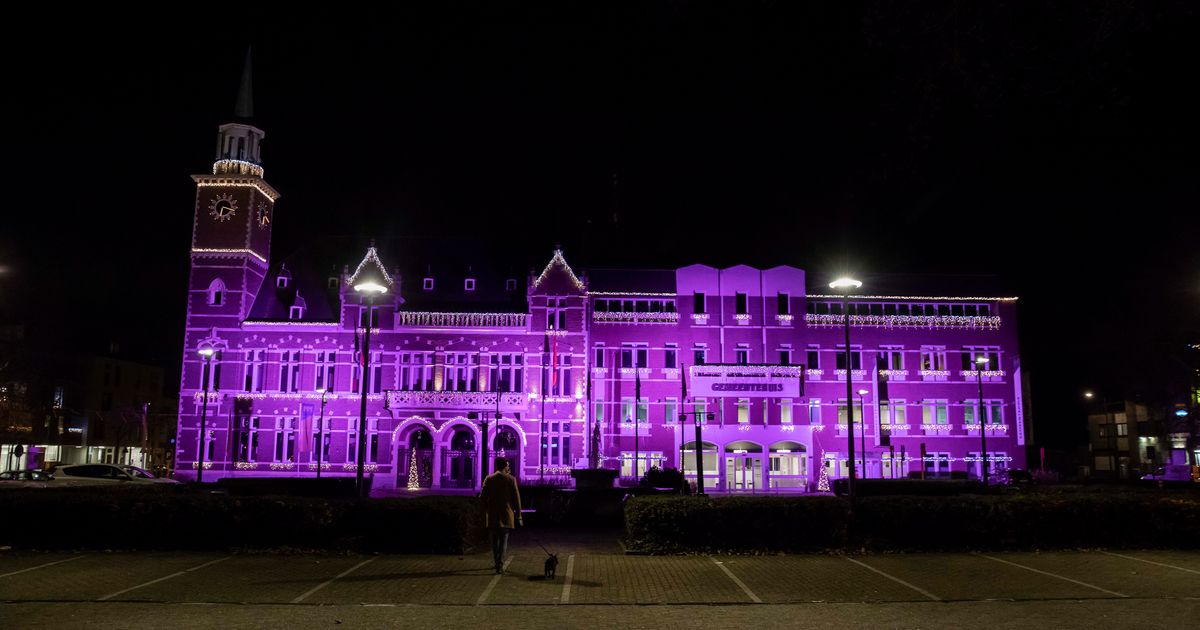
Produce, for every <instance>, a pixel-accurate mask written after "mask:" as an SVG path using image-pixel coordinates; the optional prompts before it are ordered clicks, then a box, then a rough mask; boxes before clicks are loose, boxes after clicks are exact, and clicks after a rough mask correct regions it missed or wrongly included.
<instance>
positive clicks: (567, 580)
mask: <svg viewBox="0 0 1200 630" xmlns="http://www.w3.org/2000/svg"><path fill="white" fill-rule="evenodd" d="M574 570H575V554H571V555H569V556H567V575H566V576H565V577H564V578H563V592H562V597H560V598H559V603H560V604H569V603H571V572H572V571H574Z"/></svg>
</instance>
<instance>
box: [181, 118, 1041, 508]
mask: <svg viewBox="0 0 1200 630" xmlns="http://www.w3.org/2000/svg"><path fill="white" fill-rule="evenodd" d="M240 113H242V114H248V113H249V111H248V107H247V108H246V109H245V110H244V111H242V112H240ZM262 137H263V132H262V131H261V130H260V129H258V128H256V127H254V126H252V125H250V124H248V123H247V122H238V123H231V124H226V125H222V126H221V127H220V130H219V134H218V148H217V160H216V162H215V163H214V165H213V169H212V173H208V174H203V175H196V176H194V177H193V179H194V180H195V182H196V185H197V196H196V206H195V223H194V231H193V239H192V246H191V275H190V279H189V286H188V307H187V324H186V326H187V328H186V332H185V339H184V354H183V371H182V381H181V388H182V389H181V397H180V398H181V403H180V411H179V431H178V436H179V437H178V452H177V461H178V470H177V473H176V476H177V477H180V478H184V479H194V478H195V477H196V470H197V468H198V466H199V459H200V456H201V452H200V450H199V444H198V442H199V440H198V437H199V436H200V433H201V432H200V422H201V415H202V408H203V405H202V402H203V397H204V393H203V392H204V391H205V389H206V384H209V385H208V386H207V389H208V390H209V393H208V405H207V412H206V413H205V418H206V420H205V424H206V430H205V434H206V440H205V441H204V449H205V450H204V453H203V462H204V463H203V466H204V470H205V473H204V479H205V480H206V481H212V480H216V479H219V478H222V477H236V476H257V477H264V476H315V475H316V474H317V469H318V460H319V461H320V462H321V464H320V468H321V474H322V475H323V476H353V475H354V473H355V462H356V459H355V450H356V445H357V443H358V431H357V428H358V418H359V404H360V402H359V401H360V396H361V392H362V389H361V388H363V387H365V388H366V391H367V423H366V439H365V440H364V443H365V445H366V470H367V472H368V474H369V475H371V476H373V484H374V487H375V488H397V487H398V488H404V487H408V486H411V485H414V484H415V485H419V486H421V487H432V488H472V487H475V486H476V485H477V484H478V481H479V476H480V474H481V473H480V470H481V463H482V462H480V461H479V459H478V458H479V456H480V448H479V446H478V445H479V444H480V440H481V419H482V418H487V420H488V439H487V441H488V448H489V454H488V456H489V458H490V457H492V456H496V455H504V456H507V457H509V458H510V459H511V460H512V461H513V463H514V471H515V472H516V474H517V475H518V476H519V477H521V478H522V479H524V480H530V479H534V478H537V477H539V476H546V477H551V478H553V477H563V476H566V475H568V473H569V471H570V470H571V469H572V468H585V467H589V466H596V465H599V466H602V467H606V468H618V469H620V470H621V474H622V476H624V477H631V476H632V475H633V474H634V466H635V461H636V462H637V463H636V465H637V468H638V470H640V471H644V470H646V469H647V468H648V467H650V466H664V467H679V465H680V462H681V461H682V462H683V468H684V470H685V472H686V473H687V474H688V475H689V476H690V477H692V478H694V477H695V462H696V458H695V449H696V448H697V444H696V443H695V440H694V435H695V433H694V429H693V426H692V421H691V417H692V416H688V420H687V422H686V423H684V424H683V425H682V426H681V424H680V419H679V418H680V414H681V413H684V412H694V411H702V412H711V413H713V414H714V415H713V418H712V420H711V421H708V422H706V423H705V426H703V443H702V444H700V445H699V448H701V449H702V451H703V462H704V468H705V469H706V470H705V477H706V485H707V486H709V487H710V488H715V489H720V490H727V491H744V492H763V491H775V490H786V491H812V490H815V489H817V488H818V486H823V485H824V483H823V479H822V478H823V477H825V476H827V477H828V478H830V479H832V478H837V477H842V476H845V475H846V474H847V462H846V452H847V448H846V441H847V436H846V426H845V425H846V420H845V418H846V402H847V401H846V399H845V397H846V384H845V379H846V378H847V371H848V372H849V376H850V377H851V378H852V379H853V386H854V389H855V390H856V391H858V390H865V391H866V393H865V394H863V395H862V396H861V397H860V396H859V395H857V394H856V396H855V398H857V399H859V400H854V401H852V404H854V405H856V408H855V413H854V417H855V421H856V422H855V424H856V429H857V431H856V436H860V437H856V439H855V450H856V460H857V459H858V458H859V457H861V456H862V454H861V453H859V452H858V449H859V444H863V443H865V446H866V466H865V470H862V469H861V468H860V473H859V474H860V475H865V476H867V477H899V476H909V475H912V474H921V473H924V474H925V475H926V476H950V475H952V474H954V473H959V474H963V475H970V476H972V477H974V476H977V475H978V470H979V460H980V439H979V431H980V429H981V423H980V419H982V420H983V421H984V422H983V423H982V427H983V429H984V430H985V431H986V432H987V450H988V461H989V465H990V466H991V467H992V468H993V469H1004V468H1024V467H1025V455H1024V451H1025V426H1026V425H1025V419H1024V410H1023V402H1022V396H1021V367H1020V359H1019V357H1018V354H1017V333H1016V304H1015V298H1007V297H999V296H990V297H989V296H988V294H987V293H985V292H977V291H971V292H963V293H961V294H951V295H947V294H946V291H945V290H942V291H935V290H927V291H924V292H906V293H892V292H889V293H888V294H882V292H881V291H879V290H878V289H876V290H875V291H872V290H871V289H872V287H873V286H880V283H874V284H873V283H872V282H870V281H869V279H868V284H867V285H866V286H865V287H864V289H863V291H862V292H861V293H863V295H861V296H857V297H854V298H853V299H852V300H851V306H850V308H851V325H852V331H851V332H852V340H851V345H852V348H851V350H852V353H851V364H850V365H849V366H847V365H845V355H844V354H843V353H842V349H843V348H844V345H843V344H844V341H843V340H844V337H843V335H844V332H843V324H842V321H843V318H842V315H841V298H840V296H835V295H829V290H828V289H813V287H822V286H827V283H828V280H829V278H820V279H818V280H819V281H814V282H808V281H807V278H806V275H805V272H804V271H803V270H800V269H796V268H793V267H775V268H772V269H766V270H759V269H753V268H750V267H746V266H735V267H731V268H728V269H716V268H712V267H707V266H703V265H692V266H688V267H682V268H679V269H675V270H599V269H597V270H591V271H590V272H589V273H586V274H583V273H580V274H576V272H575V271H574V270H572V268H571V267H570V266H569V265H568V263H567V261H566V259H565V258H564V256H563V254H562V252H560V251H555V252H554V253H553V255H552V256H549V257H548V258H549V260H548V262H546V263H544V264H545V266H544V269H542V270H541V271H540V273H535V274H525V273H522V274H520V275H517V274H515V273H504V272H503V271H501V270H502V269H504V267H503V266H500V265H493V266H489V268H487V269H486V270H484V269H481V268H480V269H476V268H470V267H467V266H466V265H465V264H464V265H462V266H461V267H460V268H458V269H455V268H454V267H452V266H450V267H448V266H446V265H444V264H443V265H440V266H430V265H428V264H427V261H424V260H417V259H413V258H414V256H415V255H414V253H413V252H412V251H409V250H408V249H407V248H405V247H400V246H395V247H392V248H389V247H388V246H387V245H383V246H381V247H380V248H378V249H377V248H375V247H374V246H370V247H367V246H366V244H365V243H363V244H361V245H360V246H359V247H360V248H359V249H358V251H343V252H341V254H340V256H339V258H340V259H339V260H337V261H336V262H337V264H336V266H335V267H332V271H331V270H330V269H331V267H330V266H329V264H330V262H331V261H324V263H323V264H324V266H322V265H321V264H318V263H320V262H321V261H317V260H315V259H312V258H310V254H307V253H298V254H294V255H290V256H288V257H285V258H282V259H274V260H273V259H272V257H271V249H270V245H271V230H272V226H273V221H274V219H275V209H274V204H275V201H276V200H277V199H278V198H279V194H278V193H277V192H276V191H275V190H274V189H273V188H272V187H271V186H270V185H269V184H267V182H266V181H265V180H264V179H263V169H262V167H261V162H260V159H259V158H260V155H259V143H260V141H261V139H262ZM281 220H285V221H286V220H287V219H286V216H285V217H283V218H282V219H281ZM366 276H371V277H373V278H375V279H376V280H377V281H379V282H381V283H383V284H384V285H385V286H386V287H387V288H388V289H389V290H388V291H387V293H385V294H383V295H382V296H381V297H379V298H377V299H376V300H375V305H374V309H373V311H372V313H373V314H372V315H370V316H368V314H367V307H366V304H365V302H364V299H363V298H362V297H361V296H360V295H359V294H358V293H356V291H355V290H354V288H353V286H354V285H355V284H356V283H358V282H359V281H360V280H361V278H363V277H366ZM875 293H880V294H878V295H875ZM368 320H369V321H368ZM366 326H370V327H371V329H372V332H371V337H370V343H369V347H367V348H365V351H366V352H367V353H368V358H369V369H368V370H367V373H366V374H365V375H363V374H361V367H360V366H361V363H360V358H359V357H360V356H361V355H360V354H359V352H360V350H362V349H361V348H360V344H361V343H362V334H361V333H362V332H363V330H364V328H365V327H366ZM207 349H211V350H212V351H213V354H212V356H211V359H205V358H204V357H203V356H201V354H200V351H201V350H207ZM974 356H986V357H989V358H990V362H989V364H988V365H987V368H988V371H986V372H984V373H983V374H982V381H983V384H982V387H983V398H984V404H983V408H982V410H981V409H980V407H979V388H978V387H979V386H978V385H977V378H978V377H979V376H980V375H977V374H976V372H975V371H974V370H975V367H974V364H973V362H972V357H974ZM698 364H704V365H714V364H729V365H742V366H744V367H743V368H741V370H742V371H745V372H754V371H760V372H768V371H771V370H772V369H773V368H771V367H769V366H779V365H786V366H796V367H794V368H791V369H793V370H794V372H795V373H796V374H797V378H799V375H800V374H803V377H804V379H803V384H802V385H803V387H802V390H800V392H799V394H798V395H795V396H794V397H792V398H759V397H748V398H740V397H738V396H737V395H736V393H734V394H731V395H729V396H724V397H721V398H715V397H710V398H708V399H703V398H692V397H689V398H687V399H684V398H683V395H682V391H681V390H682V385H683V383H682V381H683V380H684V379H683V378H681V371H683V372H685V374H686V373H687V369H688V368H690V367H692V366H695V365H698ZM690 387H691V385H690V383H689V389H690ZM639 390H640V399H639V398H637V392H638V391H639ZM693 391H694V390H693ZM880 398H882V400H880ZM860 403H862V404H863V406H865V423H864V424H863V425H860V424H859V422H861V421H862V420H863V419H864V418H863V413H862V412H861V411H859V408H858V407H857V406H858V405H859V404H860ZM497 413H498V414H499V416H500V419H499V420H496V419H495V417H496V414H497ZM701 417H702V418H703V415H702V416H701ZM864 425H865V432H866V433H865V436H861V431H862V430H863V429H862V426H864ZM539 444H540V445H541V448H539ZM635 457H636V460H635ZM681 458H682V459H681ZM822 468H824V470H825V473H826V474H821V469H822Z"/></svg>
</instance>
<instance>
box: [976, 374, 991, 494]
mask: <svg viewBox="0 0 1200 630" xmlns="http://www.w3.org/2000/svg"><path fill="white" fill-rule="evenodd" d="M987 364H988V358H987V355H980V356H977V357H975V379H976V380H977V381H978V382H979V417H978V418H976V420H978V421H979V470H980V472H981V473H982V474H983V487H984V488H986V487H987V485H988V462H987V424H986V420H987V410H986V409H985V408H984V406H983V368H985V367H987Z"/></svg>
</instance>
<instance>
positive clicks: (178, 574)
mask: <svg viewBox="0 0 1200 630" xmlns="http://www.w3.org/2000/svg"><path fill="white" fill-rule="evenodd" d="M232 557H233V556H225V557H224V558H218V559H216V560H210V561H208V562H205V563H204V564H201V565H197V566H194V567H192V568H190V569H184V570H182V571H176V572H175V573H172V574H171V575H164V576H163V577H160V578H158V579H157V580H150V581H149V582H145V583H142V584H138V585H137V586H130V587H129V588H127V589H123V590H120V591H117V592H116V593H109V594H108V595H105V596H104V597H101V598H100V599H97V600H96V601H98V602H103V601H107V600H110V599H112V598H114V597H116V596H117V595H124V594H125V593H128V592H129V591H136V590H137V589H139V588H142V587H143V586H150V585H151V584H158V583H159V582H162V581H165V580H169V579H171V578H177V577H179V576H181V575H184V574H185V573H191V572H192V571H198V570H200V569H203V568H204V567H208V566H212V565H214V564H216V563H218V562H224V561H225V560H228V559H230V558H232Z"/></svg>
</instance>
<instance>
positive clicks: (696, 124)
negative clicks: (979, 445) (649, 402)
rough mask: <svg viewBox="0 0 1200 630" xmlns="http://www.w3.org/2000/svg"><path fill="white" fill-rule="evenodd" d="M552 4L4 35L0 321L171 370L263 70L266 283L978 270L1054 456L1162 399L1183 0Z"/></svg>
mask: <svg viewBox="0 0 1200 630" xmlns="http://www.w3.org/2000/svg"><path fill="white" fill-rule="evenodd" d="M559 4H560V3H548V4H546V5H537V6H536V7H531V6H524V7H516V8H513V7H510V8H500V7H495V6H486V5H474V4H470V3H449V2H430V3H425V4H416V3H406V4H405V5H404V6H402V7H400V8H399V9H398V11H399V12H398V13H391V12H389V13H382V12H381V13H374V12H369V11H359V12H344V13H342V12H338V13H334V12H330V13H297V12H292V13H280V12H268V11H265V10H255V9H246V8H244V7H243V6H242V5H238V6H236V7H234V6H233V5H220V4H216V5H196V6H194V7H192V8H191V9H190V12H188V13H181V14H174V13H166V12H164V13H161V14H152V13H146V12H137V13H134V12H129V13H127V14H121V13H113V9H111V8H110V7H105V9H104V11H105V13H103V14H95V15H86V14H83V13H78V12H75V11H74V10H72V12H71V14H70V15H69V16H53V17H54V20H53V21H51V16H28V17H26V18H21V19H14V20H13V22H12V23H11V24H10V26H11V28H10V31H11V33H10V36H9V38H8V39H7V40H6V41H5V42H4V43H3V44H2V46H3V47H4V53H5V59H6V62H7V63H6V64H5V65H6V75H7V77H6V78H7V85H6V89H5V94H4V96H3V97H2V98H3V103H4V107H5V109H6V110H9V112H10V113H9V115H8V116H6V122H7V125H6V130H5V134H4V135H5V137H6V142H5V146H6V149H5V151H4V154H5V155H4V157H3V159H4V161H5V163H6V169H5V172H6V175H7V176H6V178H5V179H6V186H5V189H6V190H5V192H6V196H7V203H6V206H7V207H6V209H5V213H4V223H3V228H2V229H0V266H3V267H4V269H5V270H4V272H3V273H2V274H0V318H3V319H5V320H8V321H20V322H24V323H26V324H28V325H29V326H30V330H31V332H32V333H33V334H34V336H35V338H36V339H38V340H39V343H45V344H46V345H47V347H52V346H54V345H58V346H62V347H68V348H97V347H104V346H106V345H107V342H108V341H109V340H117V341H120V342H121V344H122V348H123V349H124V353H125V354H127V355H132V356H134V357H143V358H146V359H148V360H151V361H154V362H157V363H160V364H162V365H163V366H164V367H165V368H167V369H168V370H169V373H175V374H177V370H178V357H179V352H180V348H179V344H180V341H181V339H182V328H183V314H184V299H185V289H186V277H187V264H188V258H187V249H188V243H189V239H190V235H191V222H192V209H193V203H194V196H195V189H194V185H193V183H192V181H191V180H190V179H189V175H190V174H192V173H203V172H207V171H208V170H209V169H210V168H211V162H212V159H213V148H214V138H215V133H216V127H217V125H218V124H220V123H222V122H228V121H229V120H230V119H231V115H232V111H233V105H234V100H235V96H236V90H237V84H238V81H239V75H240V73H241V68H242V63H243V59H244V55H245V52H246V48H247V46H249V45H252V46H253V58H254V80H255V94H254V102H255V110H256V112H255V113H256V123H257V124H258V125H259V126H260V127H261V128H263V129H264V130H265V131H266V133H267V138H266V141H265V143H264V145H263V162H264V166H265V168H266V174H267V179H268V181H270V182H271V184H273V185H274V186H275V187H276V188H277V189H278V190H280V191H281V192H282V193H283V198H282V199H281V201H280V203H279V205H278V207H277V215H276V222H275V242H274V246H273V254H274V255H275V256H280V255H283V254H286V253H287V252H290V251H292V250H293V249H295V248H296V247H299V246H303V245H305V244H307V243H309V242H310V241H312V240H314V239H321V238H325V237H329V236H337V237H346V238H349V239H360V241H359V242H361V243H362V245H363V246H365V243H366V239H368V238H370V237H372V236H375V237H379V238H381V239H384V238H394V237H406V238H423V237H428V236H437V237H455V236H461V237H466V238H470V239H488V240H491V241H493V242H502V243H505V244H506V245H505V246H506V247H510V248H511V250H512V251H513V252H514V255H515V256H516V257H517V258H519V259H521V260H524V259H526V258H528V257H529V256H530V255H531V254H532V255H543V254H544V256H545V257H546V258H547V259H548V257H549V254H550V252H551V250H552V249H553V247H554V245H555V243H561V244H562V245H563V246H564V248H565V249H566V253H567V257H568V260H570V261H571V262H572V263H573V264H574V265H576V266H578V267H584V268H586V267H588V266H634V267H636V266H653V267H676V266H681V265H684V264H690V263H693V262H702V263H707V264H712V265H718V266H726V265H731V264H737V263H746V264H750V265H757V266H774V265H777V264H791V265H796V266H799V267H801V268H804V269H806V270H807V271H808V272H809V274H810V275H811V276H812V278H814V279H817V278H823V277H825V276H826V275H828V274H833V273H837V272H840V271H843V270H851V271H855V272H858V273H862V274H864V275H865V274H872V273H880V272H898V273H972V274H973V273H981V274H996V275H998V276H1000V278H1001V281H1002V282H1003V284H1004V285H1006V286H1008V287H1010V288H1011V292H1012V293H1014V294H1016V295H1019V296H1020V297H1021V301H1020V305H1021V320H1020V322H1019V326H1020V331H1021V336H1022V353H1023V355H1022V359H1023V368H1024V369H1025V370H1026V371H1029V372H1031V374H1032V376H1033V386H1032V397H1033V403H1034V418H1035V421H1036V422H1037V426H1036V429H1035V431H1036V435H1037V437H1039V438H1040V439H1042V440H1043V441H1045V442H1047V443H1048V444H1049V445H1050V446H1052V447H1063V446H1068V445H1070V444H1072V443H1074V442H1078V441H1079V440H1080V439H1081V438H1082V432H1081V429H1080V427H1082V418H1083V416H1082V413H1083V411H1082V410H1083V407H1082V405H1081V404H1080V401H1079V399H1080V392H1081V391H1082V390H1083V389H1084V388H1089V387H1091V388H1095V389H1096V390H1097V391H1101V392H1104V393H1105V394H1106V395H1107V397H1108V398H1109V399H1116V398H1120V397H1121V395H1129V396H1133V395H1139V396H1141V397H1142V398H1143V399H1145V400H1148V401H1156V400H1160V399H1166V398H1171V397H1174V396H1178V395H1179V394H1180V392H1181V391H1182V390H1181V389H1180V387H1181V385H1180V382H1181V379H1182V378H1183V377H1184V374H1185V372H1184V371H1183V370H1182V369H1181V365H1180V364H1179V363H1178V361H1177V359H1175V358H1174V357H1175V356H1176V355H1179V354H1181V353H1182V344H1183V342H1184V341H1187V340H1191V341H1200V332H1198V331H1197V328H1198V324H1197V322H1198V320H1200V255H1198V253H1197V243H1198V241H1200V238H1198V237H1197V234H1200V218H1198V217H1200V213H1198V209H1200V204H1198V203H1197V196H1198V193H1200V183H1198V182H1200V180H1198V174H1200V133H1198V131H1200V123H1198V115H1197V112H1198V108H1197V96H1198V89H1197V77H1198V76H1200V71H1198V69H1197V62H1198V61H1200V29H1198V22H1200V8H1198V7H1197V6H1196V5H1195V4H1194V3H1190V2H1182V1H1180V2H1157V3H1143V2H1108V3H1099V2H1062V3H1060V2H1025V3H1014V2H989V3H955V4H951V3H944V4H935V3H920V6H918V5H917V3H909V2H887V3H878V4H871V5H869V6H868V7H867V8H863V7H861V6H848V5H849V4H850V3H843V2H829V3H824V4H816V3H812V4H810V3H789V2H778V3H757V2H739V3H730V4H729V5H728V6H726V7H724V8H722V9H718V8H715V7H713V6H711V5H708V4H700V3H689V2H671V3H661V4H660V3H593V6H592V8H591V9H583V8H580V7H578V6H572V7H569V8H568V7H565V6H559ZM564 4H565V3H564ZM64 18H65V19H68V20H69V21H70V23H64V22H62V21H59V20H61V19H64ZM614 174H615V175H616V181H617V182H618V183H617V185H616V186H614ZM614 212H615V214H616V217H617V221H616V223H615V225H614V223H613V215H614ZM585 234H588V237H587V238H586V239H585V237H584V235H585ZM359 254H360V250H357V249H356V250H355V251H347V252H346V261H345V262H354V260H353V259H354V257H355V256H356V255H359ZM867 288H868V289H869V287H867ZM1006 325H1007V324H1006ZM176 381H177V378H176V377H171V378H168V382H169V383H174V382H176Z"/></svg>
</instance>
